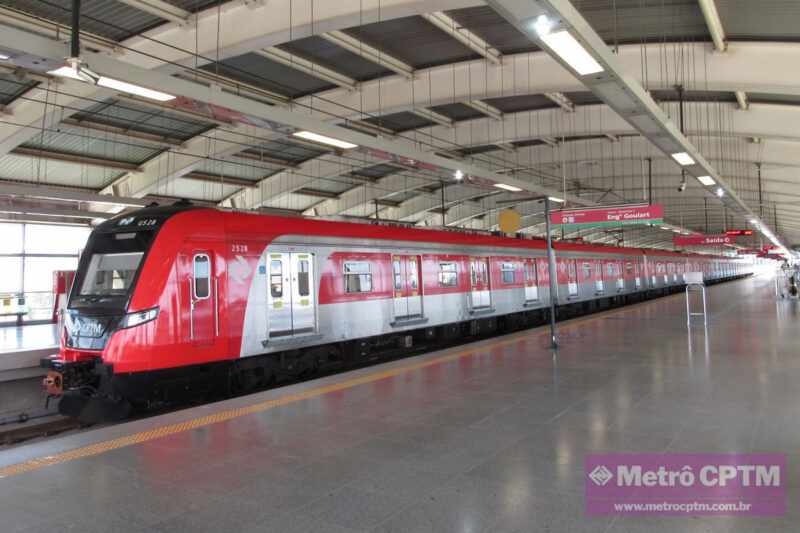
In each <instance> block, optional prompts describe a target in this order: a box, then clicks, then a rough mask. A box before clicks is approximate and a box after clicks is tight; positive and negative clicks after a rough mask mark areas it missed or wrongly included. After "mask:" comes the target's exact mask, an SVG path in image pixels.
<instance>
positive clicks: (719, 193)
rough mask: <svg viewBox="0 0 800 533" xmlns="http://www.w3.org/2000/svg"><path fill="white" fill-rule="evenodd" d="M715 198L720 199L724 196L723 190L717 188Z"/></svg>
mask: <svg viewBox="0 0 800 533" xmlns="http://www.w3.org/2000/svg"><path fill="white" fill-rule="evenodd" d="M717 196H719V197H720V198H722V197H723V196H725V189H723V188H722V187H717Z"/></svg>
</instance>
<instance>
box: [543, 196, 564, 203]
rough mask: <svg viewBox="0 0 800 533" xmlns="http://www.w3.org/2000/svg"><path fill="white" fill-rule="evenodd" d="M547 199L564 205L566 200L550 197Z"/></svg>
mask: <svg viewBox="0 0 800 533" xmlns="http://www.w3.org/2000/svg"><path fill="white" fill-rule="evenodd" d="M547 199H548V200H550V201H551V202H558V203H559V204H563V203H564V199H563V198H559V197H558V196H548V197H547Z"/></svg>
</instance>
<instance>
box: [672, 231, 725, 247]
mask: <svg viewBox="0 0 800 533" xmlns="http://www.w3.org/2000/svg"><path fill="white" fill-rule="evenodd" d="M734 241H735V238H734V237H731V236H730V235H725V234H724V233H723V234H722V235H674V236H673V237H672V244H674V245H675V246H724V245H726V244H733V243H734Z"/></svg>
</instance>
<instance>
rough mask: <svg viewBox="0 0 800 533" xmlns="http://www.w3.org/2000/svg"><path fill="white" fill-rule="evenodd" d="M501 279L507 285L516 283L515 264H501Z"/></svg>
mask: <svg viewBox="0 0 800 533" xmlns="http://www.w3.org/2000/svg"><path fill="white" fill-rule="evenodd" d="M500 277H501V279H502V280H503V283H505V284H506V285H508V284H511V283H514V263H503V264H501V265H500Z"/></svg>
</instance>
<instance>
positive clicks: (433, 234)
mask: <svg viewBox="0 0 800 533" xmlns="http://www.w3.org/2000/svg"><path fill="white" fill-rule="evenodd" d="M209 212H213V213H214V214H215V215H217V216H220V217H221V218H222V222H223V224H224V226H225V228H226V229H227V230H228V231H230V232H234V233H253V232H254V231H258V228H265V229H267V228H268V232H269V233H271V234H279V235H292V234H293V235H313V236H336V237H346V238H354V239H378V240H394V241H409V242H426V243H444V244H453V245H462V246H493V247H504V248H523V249H534V250H544V249H545V248H546V243H545V241H544V239H541V238H527V237H524V238H523V237H507V236H503V235H495V234H490V233H486V232H478V231H470V230H464V229H457V230H456V229H453V230H445V229H438V228H437V229H427V228H419V227H408V226H404V225H402V224H398V223H396V222H391V221H371V222H367V221H360V220H359V221H348V220H326V219H318V218H310V217H300V216H286V215H275V214H265V213H249V212H244V211H233V210H227V209H217V208H212V207H201V206H196V205H192V204H191V203H189V202H176V203H175V204H172V205H169V206H159V205H155V204H154V205H152V206H148V207H144V208H142V209H139V210H136V211H134V212H129V213H125V214H123V215H119V216H117V217H114V218H112V219H110V220H108V221H106V222H104V223H103V224H101V225H100V226H98V230H99V231H120V230H123V229H126V224H124V223H123V222H124V221H126V220H129V219H136V220H141V219H145V218H146V219H155V220H157V221H158V224H159V225H160V224H161V223H163V222H164V221H166V220H167V219H169V218H172V217H174V216H176V215H178V214H186V215H188V216H192V215H196V216H202V217H206V216H208V215H209ZM190 213H191V214H190ZM254 217H257V218H258V219H259V220H260V221H262V223H256V224H254V221H253V219H254ZM553 247H554V248H555V249H556V250H559V251H567V252H584V253H595V254H615V255H620V254H622V255H629V256H642V255H652V256H662V257H669V256H675V257H686V256H696V257H704V258H713V257H716V256H712V255H704V254H695V253H681V252H673V251H669V250H656V249H647V250H646V249H643V248H630V247H620V246H608V245H602V244H587V243H571V242H558V241H554V243H553Z"/></svg>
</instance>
